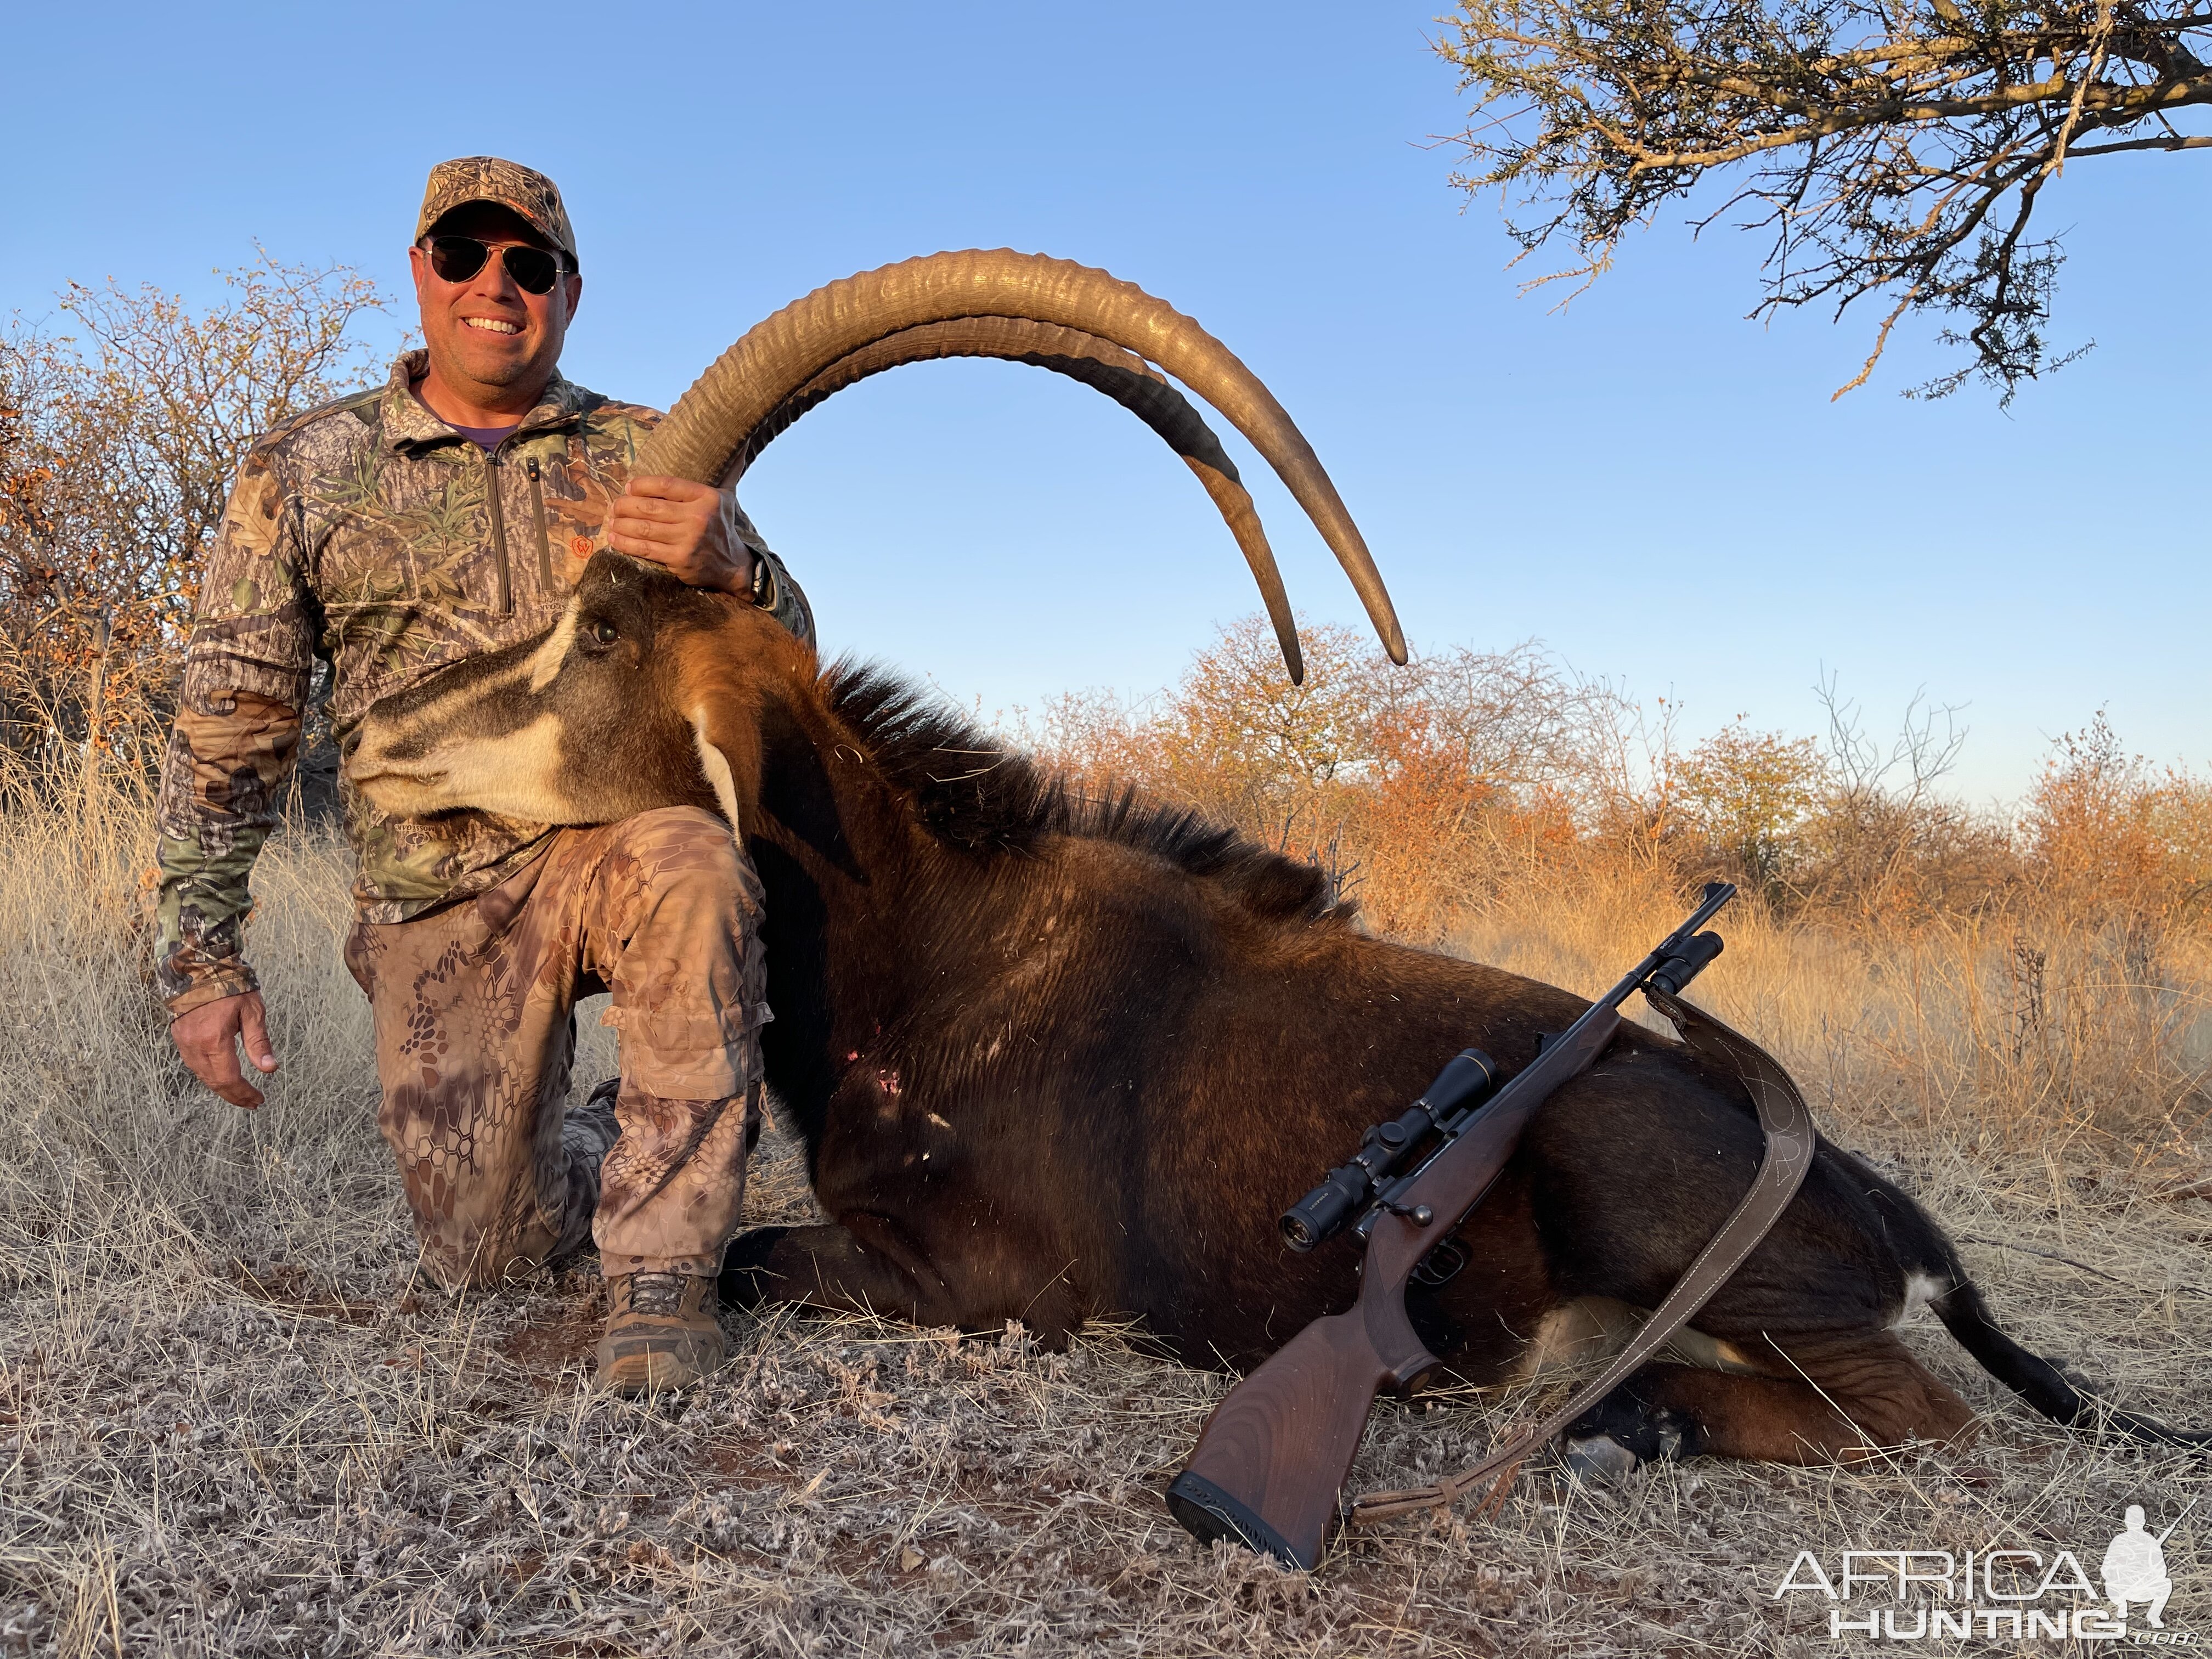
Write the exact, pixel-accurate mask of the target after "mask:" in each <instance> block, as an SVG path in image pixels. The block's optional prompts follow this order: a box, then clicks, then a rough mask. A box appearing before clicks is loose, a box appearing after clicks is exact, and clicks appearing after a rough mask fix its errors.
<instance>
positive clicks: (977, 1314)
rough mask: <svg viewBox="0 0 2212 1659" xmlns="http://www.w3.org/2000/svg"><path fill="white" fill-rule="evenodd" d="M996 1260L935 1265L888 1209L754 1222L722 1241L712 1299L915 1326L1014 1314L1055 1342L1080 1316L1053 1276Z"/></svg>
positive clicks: (995, 1320) (983, 1325)
mask: <svg viewBox="0 0 2212 1659" xmlns="http://www.w3.org/2000/svg"><path fill="white" fill-rule="evenodd" d="M1005 1266H1006V1264H1003V1263H997V1262H975V1261H966V1262H941V1261H938V1260H936V1259H935V1258H933V1257H932V1256H931V1255H929V1253H928V1252H927V1250H926V1249H924V1248H923V1247H922V1245H921V1243H919V1242H918V1241H917V1240H916V1239H915V1238H914V1237H913V1236H912V1235H911V1234H910V1233H908V1231H907V1230H906V1229H905V1228H903V1227H902V1226H901V1225H899V1224H898V1223H897V1222H896V1221H894V1220H892V1219H891V1218H890V1217H888V1216H881V1215H876V1214H873V1213H872V1212H866V1211H854V1212H848V1214H847V1215H846V1217H845V1220H844V1225H842V1226H841V1225H836V1224H834V1223H833V1224H831V1225H824V1226H813V1227H759V1228H756V1229H754V1230H753V1231H750V1232H748V1233H744V1234H743V1235H741V1236H740V1237H738V1240H737V1241H736V1242H735V1243H732V1245H731V1246H730V1249H729V1254H728V1255H727V1256H726V1259H725V1261H724V1262H723V1266H722V1274H721V1279H720V1288H721V1292H722V1300H723V1301H724V1302H725V1303H726V1304H729V1305H730V1306H732V1307H738V1308H750V1307H757V1306H759V1305H760V1304H762V1303H763V1302H799V1303H804V1304H807V1305H809V1306H811V1307H817V1308H834V1309H836V1310H840V1311H844V1312H854V1313H872V1314H878V1315H880V1316H883V1317H885V1318H889V1319H902V1320H905V1321H906V1322H908V1323H909V1324H915V1325H929V1326H937V1325H952V1326H957V1328H960V1329H962V1330H969V1331H991V1330H997V1329H998V1328H1000V1327H1001V1326H1002V1325H1004V1324H1005V1323H1006V1321H1007V1320H1009V1319H1018V1320H1020V1321H1022V1322H1024V1324H1026V1325H1028V1326H1029V1327H1030V1329H1031V1330H1032V1331H1033V1332H1034V1333H1035V1334H1036V1336H1037V1337H1038V1339H1039V1340H1042V1341H1043V1342H1044V1343H1046V1344H1047V1345H1048V1346H1064V1345H1065V1344H1066V1341H1067V1340H1068V1339H1069V1337H1071V1336H1072V1335H1073V1333H1074V1329H1075V1327H1076V1326H1077V1325H1079V1324H1080V1323H1081V1322H1082V1318H1081V1315H1080V1313H1079V1310H1077V1309H1076V1308H1075V1307H1074V1305H1073V1300H1074V1298H1073V1292H1072V1291H1069V1289H1068V1287H1067V1286H1066V1284H1065V1282H1064V1281H1063V1280H1061V1279H1059V1278H1058V1277H1057V1276H1055V1277H1054V1278H1053V1279H1048V1280H1046V1281H1045V1282H1044V1283H1043V1284H1042V1285H1034V1284H1030V1283H1029V1276H1028V1275H1025V1276H1024V1278H1023V1279H1020V1280H1018V1281H1015V1280H1011V1279H1009V1278H1008V1275H1007V1273H1006V1272H1005V1271H1003V1270H1002V1269H1003V1268H1004V1267H1005Z"/></svg>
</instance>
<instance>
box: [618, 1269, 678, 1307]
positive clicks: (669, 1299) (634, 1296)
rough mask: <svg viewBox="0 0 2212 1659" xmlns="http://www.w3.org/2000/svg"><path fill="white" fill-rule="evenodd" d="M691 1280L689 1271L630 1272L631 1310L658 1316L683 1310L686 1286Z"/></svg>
mask: <svg viewBox="0 0 2212 1659" xmlns="http://www.w3.org/2000/svg"><path fill="white" fill-rule="evenodd" d="M688 1283H690V1274H688V1273H632V1274H630V1275H629V1306H630V1311H631V1312H633V1313H641V1314H648V1315H653V1316H656V1317H658V1316H672V1315H675V1314H678V1313H680V1312H682V1311H683V1308H684V1286H685V1285H687V1284H688Z"/></svg>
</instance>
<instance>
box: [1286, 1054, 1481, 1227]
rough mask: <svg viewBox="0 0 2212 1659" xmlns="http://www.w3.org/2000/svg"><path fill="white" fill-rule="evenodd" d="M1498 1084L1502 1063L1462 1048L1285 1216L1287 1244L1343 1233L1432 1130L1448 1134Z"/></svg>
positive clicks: (1361, 1139) (1371, 1130)
mask: <svg viewBox="0 0 2212 1659" xmlns="http://www.w3.org/2000/svg"><path fill="white" fill-rule="evenodd" d="M1497 1087H1498V1062H1497V1061H1496V1060H1492V1058H1491V1057H1490V1056H1489V1055H1488V1054H1485V1053H1483V1052H1482V1050H1481V1049H1480V1048H1462V1050H1461V1051H1460V1052H1459V1053H1458V1054H1455V1055H1454V1056H1453V1057H1452V1060H1451V1061H1450V1063H1449V1065H1447V1066H1445V1067H1444V1068H1443V1071H1441V1072H1438V1073H1437V1079H1436V1081H1435V1082H1433V1083H1431V1085H1429V1086H1428V1088H1427V1089H1426V1090H1425V1091H1424V1092H1423V1093H1422V1096H1421V1097H1420V1098H1419V1100H1417V1101H1415V1102H1414V1103H1413V1104H1412V1105H1411V1106H1408V1107H1407V1109H1405V1110H1404V1111H1403V1112H1402V1113H1401V1114H1400V1115H1398V1116H1396V1117H1395V1118H1392V1119H1391V1120H1390V1121H1389V1122H1388V1123H1377V1124H1375V1125H1373V1126H1371V1127H1370V1128H1369V1129H1368V1131H1367V1133H1365V1134H1364V1135H1363V1136H1362V1137H1361V1138H1360V1141H1359V1150H1358V1152H1354V1153H1353V1154H1352V1159H1351V1162H1349V1163H1347V1164H1340V1165H1339V1166H1338V1167H1336V1168H1335V1169H1334V1170H1330V1171H1329V1172H1328V1176H1327V1177H1326V1178H1324V1179H1323V1181H1322V1183H1321V1185H1320V1186H1318V1187H1316V1188H1314V1189H1313V1190H1312V1191H1311V1192H1310V1193H1308V1194H1306V1195H1305V1196H1304V1198H1302V1199H1300V1200H1298V1201H1297V1203H1296V1204H1293V1205H1292V1206H1291V1207H1290V1208H1289V1209H1287V1210H1285V1211H1284V1212H1283V1218H1282V1220H1281V1222H1280V1223H1279V1225H1280V1226H1281V1228H1282V1230H1283V1242H1284V1243H1285V1244H1288V1245H1289V1246H1290V1247H1291V1249H1294V1250H1299V1251H1305V1250H1310V1249H1313V1248H1314V1246H1315V1245H1316V1244H1320V1243H1324V1242H1325V1241H1327V1240H1328V1239H1329V1238H1331V1237H1334V1236H1335V1235H1336V1234H1337V1233H1339V1232H1341V1231H1343V1229H1344V1225H1345V1224H1346V1222H1348V1221H1350V1220H1351V1219H1352V1217H1354V1216H1356V1215H1358V1213H1359V1212H1361V1211H1362V1210H1364V1209H1365V1208H1366V1207H1367V1206H1369V1205H1370V1204H1372V1203H1373V1202H1374V1201H1375V1193H1376V1188H1378V1187H1379V1186H1381V1185H1382V1183H1383V1181H1384V1180H1385V1179H1386V1178H1388V1177H1389V1175H1390V1173H1391V1172H1392V1171H1393V1170H1395V1169H1396V1168H1397V1167H1398V1165H1399V1164H1402V1163H1403V1162H1404V1161H1405V1159H1406V1156H1407V1153H1409V1152H1412V1151H1413V1148H1414V1146H1416V1145H1418V1144H1419V1141H1420V1140H1421V1139H1422V1137H1424V1136H1425V1135H1426V1134H1428V1133H1430V1131H1431V1130H1443V1131H1445V1132H1447V1133H1449V1132H1450V1131H1451V1130H1452V1129H1453V1128H1454V1127H1456V1125H1455V1120H1456V1119H1458V1118H1460V1117H1461V1116H1463V1115H1465V1114H1466V1113H1468V1112H1470V1111H1472V1110H1474V1109H1475V1108H1476V1107H1478V1106H1480V1105H1481V1104H1482V1103H1483V1102H1484V1101H1486V1100H1487V1099H1489V1098H1490V1097H1491V1095H1492V1093H1493V1092H1494V1091H1496V1090H1497Z"/></svg>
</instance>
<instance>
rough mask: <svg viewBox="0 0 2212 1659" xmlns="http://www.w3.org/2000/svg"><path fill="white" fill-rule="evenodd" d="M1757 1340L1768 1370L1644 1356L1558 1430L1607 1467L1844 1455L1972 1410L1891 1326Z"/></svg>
mask: <svg viewBox="0 0 2212 1659" xmlns="http://www.w3.org/2000/svg"><path fill="white" fill-rule="evenodd" d="M1743 1346H1745V1347H1747V1348H1748V1347H1749V1346H1751V1345H1748V1344H1746V1345H1743ZM1759 1346H1761V1347H1764V1348H1765V1349H1766V1352H1763V1353H1754V1354H1753V1356H1752V1357H1753V1361H1754V1363H1756V1364H1760V1365H1761V1366H1762V1367H1771V1370H1772V1371H1773V1373H1774V1374H1771V1375H1759V1376H1753V1375H1747V1374H1745V1373H1742V1372H1736V1371H1719V1370H1703V1369H1701V1368H1699V1367H1696V1366H1691V1365H1673V1364H1652V1365H1646V1366H1645V1367H1644V1369H1643V1370H1639V1371H1638V1372H1637V1373H1636V1374H1635V1375H1634V1376H1632V1377H1630V1378H1629V1379H1628V1380H1627V1381H1626V1383H1622V1384H1621V1385H1620V1387H1619V1388H1618V1389H1614V1390H1613V1392H1612V1393H1611V1394H1610V1395H1607V1396H1606V1398H1605V1399H1604V1400H1603V1401H1601V1402H1600V1403H1599V1404H1598V1405H1597V1406H1596V1407H1594V1408H1593V1409H1592V1410H1591V1411H1590V1412H1589V1413H1587V1414H1586V1415H1585V1416H1584V1417H1583V1419H1581V1420H1580V1421H1579V1422H1577V1423H1576V1424H1575V1425H1573V1426H1571V1428H1569V1429H1568V1430H1567V1431H1566V1433H1565V1435H1564V1436H1562V1437H1561V1439H1562V1441H1563V1443H1564V1444H1565V1449H1566V1452H1567V1456H1568V1461H1569V1462H1570V1463H1571V1464H1573V1465H1575V1466H1577V1467H1580V1468H1588V1469H1591V1470H1593V1471H1595V1472H1598V1473H1603V1474H1616V1473H1619V1472H1620V1471H1621V1470H1623V1469H1626V1468H1632V1467H1633V1466H1634V1465H1635V1464H1638V1463H1644V1462H1651V1461H1653V1460H1655V1459H1657V1458H1662V1457H1689V1456H1694V1455H1699V1454H1700V1453H1709V1454H1711V1455H1714V1456H1717V1457H1741V1458H1746V1459H1753V1460H1758V1461H1761V1462H1773V1463H1826V1462H1856V1461H1857V1460H1859V1459H1863V1458H1866V1457H1869V1456H1872V1455H1875V1451H1876V1449H1878V1448H1881V1447H1886V1446H1895V1445H1899V1444H1902V1443H1904V1442H1905V1441H1906V1440H1909V1439H1912V1438H1916V1437H1917V1438H1919V1439H1923V1440H1935V1441H1947V1442H1948V1441H1954V1440H1956V1439H1958V1438H1959V1437H1960V1435H1961V1433H1962V1432H1963V1431H1965V1430H1966V1428H1967V1426H1968V1425H1970V1424H1971V1423H1972V1421H1973V1415H1974V1414H1973V1413H1972V1411H1971V1410H1970V1409H1968V1407H1967V1406H1966V1401H1963V1400H1961V1399H1960V1398H1959V1396H1958V1395H1955V1394H1954V1393H1952V1392H1951V1390H1950V1389H1947V1388H1945V1387H1944V1386H1943V1384H1942V1383H1939V1382H1937V1381H1936V1379H1935V1378H1934V1377H1933V1376H1929V1374H1928V1372H1927V1370H1925V1369H1924V1368H1923V1366H1922V1365H1921V1364H1920V1362H1919V1361H1918V1360H1917V1359H1915V1358H1913V1357H1912V1355H1911V1352H1909V1351H1908V1350H1907V1349H1906V1348H1905V1345H1904V1344H1903V1343H1901V1342H1899V1340H1897V1338H1896V1337H1895V1336H1894V1335H1893V1334H1891V1333H1890V1332H1888V1331H1875V1332H1866V1333H1860V1334H1853V1335H1850V1336H1844V1337H1832V1336H1822V1337H1815V1338H1807V1339H1802V1340H1790V1339H1787V1338H1785V1339H1784V1340H1782V1342H1781V1343H1780V1344H1779V1345H1778V1346H1779V1351H1780V1352H1779V1353H1778V1352H1776V1351H1775V1348H1774V1347H1772V1346H1768V1345H1765V1344H1762V1345H1759ZM1785 1354H1786V1355H1787V1356H1788V1358H1786V1359H1785V1358H1782V1357H1781V1355H1785ZM1793 1362H1794V1363H1793ZM1785 1372H1786V1374H1784V1373H1785Z"/></svg>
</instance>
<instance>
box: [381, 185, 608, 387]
mask: <svg viewBox="0 0 2212 1659" xmlns="http://www.w3.org/2000/svg"><path fill="white" fill-rule="evenodd" d="M435 231H436V234H440V235H456V236H473V237H475V238H476V239H477V240H479V241H481V242H484V243H486V244H488V245H489V246H491V247H493V248H494V249H498V248H502V247H544V246H546V244H545V241H544V239H543V238H542V237H540V236H539V235H538V234H537V233H536V232H535V231H533V230H532V229H531V228H530V227H529V226H527V225H526V224H525V223H524V222H522V221H521V219H520V218H519V217H517V216H515V215H514V214H513V213H511V212H509V211H508V210H507V209H505V208H502V207H499V206H496V205H495V204H492V203H489V202H475V203H471V204H468V205H466V206H465V207H459V208H456V209H454V210H453V212H451V213H449V214H447V215H446V216H445V217H444V218H442V219H441V220H439V222H438V223H437V225H436V227H435ZM408 261H409V263H410V264H411V265H412V266H413V268H414V273H415V297H416V301H417V302H418V303H419V304H420V305H421V307H422V343H423V344H424V346H425V347H427V348H428V351H429V353H430V362H431V365H432V368H434V370H435V372H436V373H437V374H438V375H439V377H440V378H441V379H442V380H445V381H446V382H447V384H449V385H451V386H454V387H455V388H456V389H457V390H461V389H465V390H466V391H470V392H477V393H478V394H479V399H478V400H479V401H483V402H485V403H502V402H506V401H508V399H507V398H501V397H500V396H499V395H498V394H499V393H500V392H508V393H509V397H510V398H512V397H513V395H515V394H520V396H521V397H522V398H525V399H526V400H528V401H534V400H535V399H536V397H537V394H538V392H541V391H542V390H544V386H545V384H546V382H547V381H548V380H551V378H552V376H553V369H554V366H555V365H556V363H558V362H560V360H561V344H562V340H563V338H564V337H566V336H567V334H568V319H570V318H571V317H572V316H574V314H575V309H576V302H577V301H578V299H579V298H580V296H581V295H582V292H583V286H584V279H583V278H582V277H581V276H578V275H576V274H575V273H574V272H573V271H571V272H565V273H563V274H562V276H560V277H559V279H558V280H556V282H555V283H554V284H553V287H552V289H551V290H550V292H548V293H544V294H531V293H527V292H526V291H525V290H524V289H521V288H520V287H519V286H517V285H516V283H515V281H514V278H513V277H512V276H509V275H507V264H506V260H505V259H504V258H502V257H500V256H498V255H496V254H495V257H493V258H489V259H487V260H485V261H484V264H483V270H479V271H477V274H476V275H475V276H471V277H470V278H469V279H468V280H467V281H466V282H461V283H449V282H447V280H446V279H445V278H444V277H442V276H439V275H438V273H437V272H436V271H435V270H433V269H432V268H431V264H430V256H429V254H428V252H427V251H426V250H425V249H424V248H423V247H422V245H421V244H420V243H418V244H416V246H413V247H411V248H410V249H409V250H408ZM484 394H489V395H484Z"/></svg>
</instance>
